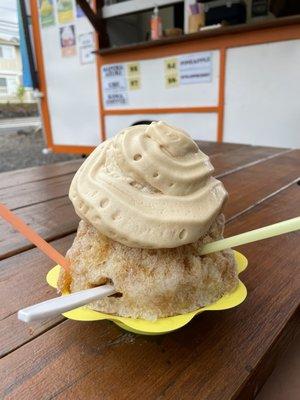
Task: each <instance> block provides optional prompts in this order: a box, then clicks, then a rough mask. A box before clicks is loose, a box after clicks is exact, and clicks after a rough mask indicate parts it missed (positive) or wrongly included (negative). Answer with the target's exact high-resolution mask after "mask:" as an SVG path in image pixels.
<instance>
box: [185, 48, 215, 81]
mask: <svg viewBox="0 0 300 400" xmlns="http://www.w3.org/2000/svg"><path fill="white" fill-rule="evenodd" d="M179 71H180V84H182V85H186V84H193V83H204V82H211V79H212V53H211V52H208V51H207V52H201V53H191V54H186V55H183V56H180V57H179Z"/></svg>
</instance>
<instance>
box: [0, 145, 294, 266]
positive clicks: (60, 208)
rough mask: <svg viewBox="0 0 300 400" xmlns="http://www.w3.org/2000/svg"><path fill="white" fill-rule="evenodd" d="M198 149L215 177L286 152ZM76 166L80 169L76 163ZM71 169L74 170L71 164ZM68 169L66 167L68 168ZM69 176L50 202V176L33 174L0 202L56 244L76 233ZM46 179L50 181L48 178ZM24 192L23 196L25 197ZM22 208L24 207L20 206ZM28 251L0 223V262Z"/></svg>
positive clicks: (240, 147)
mask: <svg viewBox="0 0 300 400" xmlns="http://www.w3.org/2000/svg"><path fill="white" fill-rule="evenodd" d="M199 145H200V146H201V147H205V146H206V149H205V150H210V151H211V152H214V153H213V156H212V163H213V164H214V166H215V169H216V171H215V172H216V174H217V175H218V176H224V175H228V174H230V173H232V172H235V171H237V170H240V169H242V168H246V167H247V166H249V164H250V165H251V164H252V163H253V162H256V163H257V162H263V161H265V160H266V159H268V158H270V157H272V158H273V157H274V158H275V157H277V156H278V155H280V154H285V153H286V151H287V150H285V149H274V148H267V147H254V146H248V145H235V144H227V143H224V144H222V145H221V149H222V151H223V152H220V149H219V147H218V146H216V144H215V143H211V142H201V143H199ZM76 162H77V161H76ZM62 164H63V166H62V167H64V168H65V167H66V163H62ZM77 164H78V165H80V164H79V163H78V162H77ZM72 165H73V166H74V165H75V166H76V164H74V163H73V164H72ZM67 166H68V167H69V164H67ZM42 168H43V170H42V176H45V174H48V175H49V174H50V172H49V170H46V172H45V170H44V167H42ZM30 170H31V169H30ZM24 171H25V170H24ZM51 171H52V172H51V173H54V171H55V169H53V170H51ZM59 171H60V166H59V165H58V166H57V171H56V172H57V173H58V172H59ZM29 176H32V172H31V171H29ZM72 176H73V174H67V175H65V174H64V175H63V176H61V177H60V179H61V178H62V179H63V183H61V182H60V184H59V185H58V186H59V187H58V186H57V185H56V187H55V193H56V194H55V195H59V197H58V198H54V199H53V198H52V197H53V195H54V192H53V191H52V189H53V187H54V186H53V185H54V182H53V179H56V178H55V177H53V176H52V179H44V180H42V182H41V180H38V179H37V172H36V170H34V179H35V181H34V182H32V183H30V184H29V189H28V188H26V187H27V185H26V184H23V185H21V188H20V189H19V186H18V185H14V186H15V189H14V190H13V191H11V189H10V188H6V189H5V190H4V191H1V190H0V199H1V193H2V201H4V202H5V201H6V202H7V203H8V204H10V205H11V206H13V205H14V206H16V205H18V206H19V207H20V208H18V209H16V210H15V212H16V214H17V215H19V216H20V217H21V218H22V219H24V220H25V221H26V222H27V223H28V224H29V225H30V226H32V228H33V229H35V230H36V231H37V232H38V233H39V234H40V235H41V236H42V237H43V238H44V239H46V240H55V239H57V238H59V237H61V236H62V235H64V234H65V235H67V234H69V233H71V232H75V230H76V229H77V224H78V218H77V216H76V214H75V213H74V211H73V208H72V206H71V203H70V202H69V200H68V199H67V196H66V193H67V191H68V184H69V182H70V180H71V178H72ZM18 178H19V177H17V179H18ZM49 178H51V177H50V175H49ZM28 179H29V178H28ZM12 182H13V181H11V183H12ZM56 184H57V181H56ZM48 185H49V186H48ZM45 187H46V189H45ZM57 190H59V193H57ZM24 191H25V192H26V194H25V195H24ZM64 193H65V195H64ZM61 195H62V197H61ZM39 196H40V198H39ZM49 197H51V199H50V200H49V199H48V198H49ZM0 201H1V200H0ZM30 202H34V204H33V205H31V204H29V203H30ZM27 203H28V204H27ZM22 204H27V205H23V206H22ZM29 248H32V246H31V244H30V243H28V242H27V241H26V239H25V238H24V237H23V236H22V235H20V234H17V233H15V231H14V230H13V229H12V228H10V227H8V225H7V223H6V222H4V221H2V220H0V260H1V259H3V258H6V257H8V256H10V255H13V254H17V253H19V252H21V251H24V250H26V249H29Z"/></svg>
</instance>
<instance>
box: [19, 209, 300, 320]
mask: <svg viewBox="0 0 300 400" xmlns="http://www.w3.org/2000/svg"><path fill="white" fill-rule="evenodd" d="M298 229H300V217H297V218H293V219H289V220H286V221H282V222H279V223H277V224H273V225H269V226H265V227H263V228H259V229H255V230H253V231H249V232H245V233H241V234H240V235H236V236H232V237H230V238H226V239H222V240H218V241H216V242H212V243H208V244H206V245H204V246H203V248H202V251H201V255H206V254H210V253H214V252H216V251H221V250H225V249H228V248H231V247H236V246H240V245H242V244H246V243H251V242H255V241H257V240H262V239H267V238H270V237H273V236H277V235H281V234H283V233H288V232H293V231H296V230H298ZM114 293H116V291H115V289H114V287H113V286H111V285H104V286H99V287H96V288H93V289H87V290H83V291H80V292H76V293H73V294H70V295H68V296H62V297H56V298H54V299H51V300H47V301H44V302H43V303H39V304H36V305H34V306H31V307H28V308H25V309H23V310H20V311H19V312H18V318H19V319H20V320H21V321H24V322H30V321H35V320H38V319H45V318H47V317H50V316H54V315H58V314H61V313H63V312H66V311H70V310H73V309H74V308H77V307H80V306H82V305H84V304H88V303H90V302H91V301H93V300H99V299H101V298H103V297H105V296H110V295H112V294H114Z"/></svg>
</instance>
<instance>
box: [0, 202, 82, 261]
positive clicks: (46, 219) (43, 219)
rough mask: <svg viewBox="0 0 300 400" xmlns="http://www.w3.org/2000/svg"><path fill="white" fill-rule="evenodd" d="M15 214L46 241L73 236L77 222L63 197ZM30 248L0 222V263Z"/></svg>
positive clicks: (8, 226)
mask: <svg viewBox="0 0 300 400" xmlns="http://www.w3.org/2000/svg"><path fill="white" fill-rule="evenodd" d="M15 214H16V215H18V216H19V217H21V218H22V219H23V220H24V221H26V223H27V224H28V225H29V226H31V227H32V228H33V229H34V230H35V231H36V232H37V233H38V234H39V235H40V236H42V237H43V238H44V239H46V240H47V241H51V240H55V239H58V238H60V237H63V236H65V235H68V234H70V233H72V232H75V231H76V230H77V226H78V222H79V218H78V217H77V214H76V213H75V211H74V208H73V206H72V204H71V202H70V200H69V198H68V197H67V196H64V197H63V198H58V199H54V200H49V201H46V202H42V203H39V204H35V205H31V206H28V207H23V208H20V209H18V210H16V211H15ZM32 247H33V245H32V243H31V242H28V240H27V239H26V238H25V237H24V236H23V235H21V234H20V233H18V232H16V231H15V229H14V228H13V227H11V226H10V225H9V224H8V223H7V222H6V221H4V220H2V219H0V260H2V259H4V258H7V257H10V256H12V255H14V254H17V253H20V252H22V251H25V250H28V249H31V248H32Z"/></svg>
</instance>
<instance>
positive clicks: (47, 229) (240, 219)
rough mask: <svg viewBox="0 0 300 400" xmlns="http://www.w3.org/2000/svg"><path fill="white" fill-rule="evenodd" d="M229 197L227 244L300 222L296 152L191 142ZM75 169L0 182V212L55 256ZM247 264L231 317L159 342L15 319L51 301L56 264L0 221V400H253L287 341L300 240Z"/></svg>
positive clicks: (211, 318)
mask: <svg viewBox="0 0 300 400" xmlns="http://www.w3.org/2000/svg"><path fill="white" fill-rule="evenodd" d="M199 145H200V148H201V149H202V150H203V151H204V152H206V153H207V154H209V155H210V156H211V161H212V163H213V164H214V166H215V175H216V176H217V177H219V179H221V180H222V181H223V182H224V184H225V186H226V188H227V190H228V192H229V196H230V197H229V201H228V203H227V205H226V209H225V214H226V217H227V224H226V235H227V236H229V235H233V234H237V233H240V232H243V231H247V230H250V229H255V228H258V227H261V226H264V225H268V224H272V223H275V222H278V221H280V220H284V219H288V218H293V217H296V216H298V215H300V186H299V178H298V176H299V171H300V150H291V149H278V148H270V147H257V146H247V145H238V144H226V143H223V144H217V143H210V142H199ZM81 162H82V161H81V160H76V161H70V162H65V163H60V164H55V165H48V166H42V167H35V168H29V169H26V170H19V171H13V172H7V173H2V174H0V202H2V203H4V204H6V205H7V206H8V207H9V208H10V209H11V210H13V211H14V212H15V213H16V214H17V215H19V216H20V217H22V218H23V219H24V220H25V221H26V222H27V223H28V224H29V225H30V226H32V227H33V228H34V229H35V230H36V231H37V232H39V234H40V235H41V236H42V237H44V238H45V239H46V240H48V241H49V242H51V243H52V244H53V246H55V247H56V248H57V249H58V250H59V251H61V252H62V253H65V252H66V251H67V249H68V248H69V247H70V246H71V243H72V240H73V239H74V234H75V232H76V229H77V224H78V217H77V216H76V215H75V212H74V211H73V208H72V206H71V203H70V201H69V199H68V197H67V193H68V188H69V184H70V182H71V179H72V177H73V175H74V173H75V171H76V170H77V168H78V167H79V165H80V164H81ZM238 250H239V251H241V252H242V253H244V254H245V255H246V256H247V258H248V260H249V267H248V269H247V270H246V271H245V272H244V273H243V274H242V276H241V278H242V280H243V281H244V283H245V284H246V286H247V288H248V292H249V293H248V297H247V299H246V301H245V302H244V303H243V304H241V305H240V306H239V307H238V308H234V309H231V310H226V311H215V312H207V313H203V314H201V315H199V316H198V317H196V318H194V319H193V321H192V322H191V323H190V324H188V325H187V326H186V327H184V328H182V329H180V330H178V331H176V332H173V333H171V334H168V335H164V336H152V337H151V336H149V337H148V336H138V335H134V334H131V333H128V332H126V331H123V330H121V329H120V328H118V327H117V326H116V325H114V324H113V323H111V322H108V321H99V322H77V321H71V320H66V319H65V318H64V317H62V316H59V317H57V318H52V319H49V320H47V321H43V322H36V323H32V324H29V325H27V324H24V323H22V322H20V321H18V320H17V311H18V310H19V309H20V308H24V307H27V306H29V305H32V304H34V303H37V302H40V301H43V300H46V299H49V298H51V297H54V296H55V295H56V293H55V292H54V290H53V289H52V288H50V287H49V286H48V285H47V283H46V281H45V275H46V273H47V271H48V270H49V269H50V268H51V267H52V266H53V262H52V261H51V260H49V259H47V258H46V256H44V255H43V254H42V253H41V252H40V251H39V250H38V249H36V248H33V246H32V245H31V244H30V243H28V242H27V240H26V239H24V238H23V237H22V236H21V235H20V234H18V233H16V232H15V231H14V229H12V228H11V227H10V226H9V225H8V224H7V223H6V222H4V221H2V220H1V221H0V259H1V261H0V264H1V265H0V277H1V278H0V296H1V299H0V300H1V307H0V351H1V357H2V359H1V360H0V376H1V381H0V398H1V399H14V400H18V399H33V400H35V399H39V400H40V399H43V400H45V399H60V400H61V399H76V400H77V399H84V400H86V399H126V400H127V399H142V398H143V399H193V398H196V399H201V400H202V399H209V400H217V399H218V400H227V399H235V398H238V399H250V398H253V397H254V395H255V394H256V393H257V392H258V390H259V389H260V387H261V386H262V385H263V383H264V381H265V380H266V378H267V376H268V375H269V374H270V372H271V370H272V368H273V366H274V364H275V361H276V358H277V356H278V355H279V354H280V352H281V351H282V350H283V349H284V348H285V347H286V346H287V344H288V343H289V342H290V341H291V340H292V338H293V336H294V335H295V334H296V330H297V326H298V328H299V324H298V325H297V322H299V320H298V321H297V315H298V317H299V314H297V313H296V311H297V306H298V304H299V292H297V290H298V287H299V253H300V246H299V232H293V233H290V234H286V235H283V236H279V237H274V238H272V239H268V240H265V241H262V242H257V243H253V244H249V245H245V246H242V247H240V248H239V249H238Z"/></svg>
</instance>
